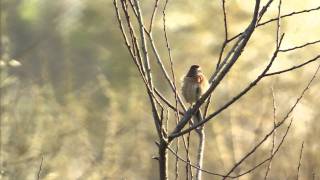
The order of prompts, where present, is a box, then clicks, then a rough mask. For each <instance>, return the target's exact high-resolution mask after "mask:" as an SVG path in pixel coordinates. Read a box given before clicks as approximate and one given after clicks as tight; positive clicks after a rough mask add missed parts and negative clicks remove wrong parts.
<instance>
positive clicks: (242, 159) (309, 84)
mask: <svg viewBox="0 0 320 180" xmlns="http://www.w3.org/2000/svg"><path fill="white" fill-rule="evenodd" d="M319 69H320V65H319V66H318V68H317V70H316V71H315V73H314V74H313V76H312V78H311V80H310V81H309V82H308V84H307V86H306V87H305V88H304V89H303V91H302V92H301V94H300V96H299V97H298V98H297V100H296V102H295V103H294V104H293V106H291V108H290V109H289V111H288V112H287V113H286V115H285V116H284V118H283V119H282V120H281V121H280V122H278V123H277V124H276V128H278V127H279V126H281V125H282V124H283V123H284V122H285V121H286V120H287V119H288V117H289V116H290V114H291V113H292V112H293V110H294V109H295V108H296V106H297V105H298V103H299V102H300V101H301V99H302V98H303V96H304V94H305V93H306V92H307V91H308V89H309V88H310V86H311V84H312V82H313V80H314V79H315V77H316V75H317V74H318V72H319ZM274 131H275V128H273V129H272V130H271V131H270V132H269V133H268V134H267V135H266V136H265V137H264V138H263V139H262V141H260V142H259V143H258V144H257V145H256V146H255V147H254V148H252V149H251V150H250V151H249V152H248V153H247V154H246V155H245V156H244V157H243V158H241V160H240V161H239V162H238V163H236V164H235V165H234V166H233V167H232V168H231V170H230V171H229V172H228V173H227V174H226V176H229V175H230V174H231V173H232V172H233V171H234V170H235V169H236V168H237V167H238V166H239V165H240V164H242V162H243V161H244V160H246V159H247V158H248V157H249V156H250V155H251V154H253V153H254V152H255V151H256V150H257V149H258V147H259V146H260V145H261V144H263V142H265V141H266V140H267V139H268V137H269V136H270V135H271V134H272V133H273V132H274ZM265 162H267V161H265Z"/></svg>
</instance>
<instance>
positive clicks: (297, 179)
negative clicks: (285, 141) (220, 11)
mask: <svg viewBox="0 0 320 180" xmlns="http://www.w3.org/2000/svg"><path fill="white" fill-rule="evenodd" d="M303 145H304V141H303V142H302V144H301V149H300V157H299V163H298V168H297V176H296V180H299V173H300V167H301V160H302V153H303Z"/></svg>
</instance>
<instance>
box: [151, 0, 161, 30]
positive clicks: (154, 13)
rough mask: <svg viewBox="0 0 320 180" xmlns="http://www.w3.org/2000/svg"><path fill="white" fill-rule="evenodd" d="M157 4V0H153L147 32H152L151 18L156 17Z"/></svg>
mask: <svg viewBox="0 0 320 180" xmlns="http://www.w3.org/2000/svg"><path fill="white" fill-rule="evenodd" d="M158 4H159V0H155V3H154V6H153V11H152V15H151V19H150V25H149V33H151V32H152V25H153V20H154V18H155V17H156V13H157V9H158Z"/></svg>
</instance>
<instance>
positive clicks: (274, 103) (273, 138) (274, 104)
mask: <svg viewBox="0 0 320 180" xmlns="http://www.w3.org/2000/svg"><path fill="white" fill-rule="evenodd" d="M271 90H272V107H273V128H276V124H277V121H276V111H277V108H276V101H275V97H274V90H273V88H272V89H271ZM275 140H276V130H275V131H274V132H273V134H272V147H271V150H270V154H271V156H272V154H274V148H275ZM272 160H273V158H271V159H270V161H269V164H268V166H267V171H266V174H265V176H264V179H265V180H267V178H268V174H269V172H270V170H271V164H272Z"/></svg>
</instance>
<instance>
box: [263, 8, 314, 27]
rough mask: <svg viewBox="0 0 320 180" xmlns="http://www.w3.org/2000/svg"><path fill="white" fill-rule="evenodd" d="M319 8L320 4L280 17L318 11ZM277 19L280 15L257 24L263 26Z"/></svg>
mask: <svg viewBox="0 0 320 180" xmlns="http://www.w3.org/2000/svg"><path fill="white" fill-rule="evenodd" d="M319 9H320V6H318V7H316V8H311V9H305V10H302V11H295V12H291V13H289V14H285V15H282V16H280V18H281V19H283V18H286V17H290V16H294V15H297V14H302V13H308V12H312V11H317V10H319ZM277 19H278V17H277V18H273V19H269V20H267V21H264V22H262V23H259V24H258V25H257V27H259V26H263V25H265V24H268V23H270V22H273V21H276V20H277Z"/></svg>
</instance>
